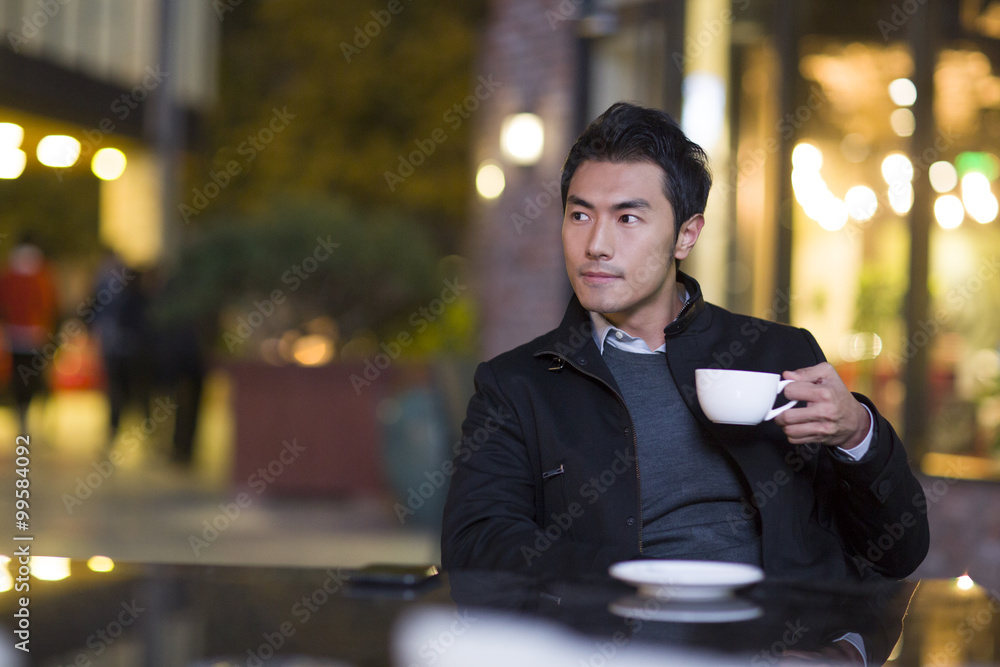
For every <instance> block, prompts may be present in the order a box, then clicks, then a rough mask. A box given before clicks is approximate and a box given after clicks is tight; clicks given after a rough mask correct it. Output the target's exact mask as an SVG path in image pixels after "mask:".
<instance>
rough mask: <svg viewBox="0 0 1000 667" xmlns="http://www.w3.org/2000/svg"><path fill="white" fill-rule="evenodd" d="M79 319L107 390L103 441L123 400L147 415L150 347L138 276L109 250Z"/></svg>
mask: <svg viewBox="0 0 1000 667" xmlns="http://www.w3.org/2000/svg"><path fill="white" fill-rule="evenodd" d="M84 321H85V322H87V324H89V326H90V329H91V332H92V333H93V335H94V337H95V338H96V339H97V341H98V343H99V345H100V348H101V359H102V361H103V364H104V375H105V380H106V383H107V394H108V407H109V411H108V445H109V446H110V445H111V444H113V442H114V439H115V437H116V436H117V434H118V431H119V428H120V426H121V418H122V413H123V412H124V410H125V408H126V407H127V406H128V405H129V403H134V404H136V405H138V406H139V407H140V408H141V410H142V412H143V414H144V415H145V416H149V400H150V386H151V372H152V361H151V359H152V357H151V355H152V350H151V348H150V343H151V341H150V330H149V322H148V317H147V300H146V296H145V294H144V292H143V288H142V280H141V274H140V273H139V272H138V271H136V270H135V269H131V268H129V267H128V266H126V264H125V262H124V261H123V260H122V259H121V257H119V256H118V254H117V253H115V252H114V251H112V250H108V251H106V253H105V256H104V259H103V261H102V262H101V264H100V266H99V267H98V269H97V275H96V278H95V280H94V287H93V295H92V296H91V297H90V299H89V300H88V302H87V308H86V310H85V311H84Z"/></svg>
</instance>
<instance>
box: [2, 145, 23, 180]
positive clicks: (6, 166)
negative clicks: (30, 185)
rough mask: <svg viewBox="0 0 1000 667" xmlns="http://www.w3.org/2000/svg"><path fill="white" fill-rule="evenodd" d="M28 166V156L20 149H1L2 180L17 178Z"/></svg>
mask: <svg viewBox="0 0 1000 667" xmlns="http://www.w3.org/2000/svg"><path fill="white" fill-rule="evenodd" d="M27 164H28V156H27V154H25V152H24V151H22V150H21V149H20V148H0V178H6V179H11V178H17V177H18V176H20V175H21V174H23V173H24V167H25V165H27Z"/></svg>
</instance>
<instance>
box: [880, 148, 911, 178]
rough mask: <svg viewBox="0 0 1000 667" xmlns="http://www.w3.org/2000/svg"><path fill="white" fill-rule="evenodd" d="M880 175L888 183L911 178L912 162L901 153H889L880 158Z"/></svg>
mask: <svg viewBox="0 0 1000 667" xmlns="http://www.w3.org/2000/svg"><path fill="white" fill-rule="evenodd" d="M882 177H883V178H885V182H886V183H888V184H889V185H892V184H893V183H899V182H903V183H909V182H910V181H912V180H913V163H911V162H910V158H908V157H906V156H905V155H903V154H902V153H890V154H889V155H886V156H885V159H884V160H882Z"/></svg>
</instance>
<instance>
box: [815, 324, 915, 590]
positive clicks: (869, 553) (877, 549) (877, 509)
mask: <svg viewBox="0 0 1000 667" xmlns="http://www.w3.org/2000/svg"><path fill="white" fill-rule="evenodd" d="M805 334H806V336H807V338H808V339H809V343H810V345H811V346H812V347H813V349H814V351H816V352H817V354H818V355H819V357H820V358H825V357H823V353H822V351H820V348H819V345H818V344H817V343H816V340H815V339H814V338H813V336H812V335H811V334H809V333H808V332H805ZM854 397H855V398H856V399H857V400H858V401H860V402H861V403H862V404H864V405H865V406H866V407H867V408H868V409H869V410H870V411H871V413H872V418H873V420H874V433H873V434H872V445H871V448H870V449H869V451H868V453H867V454H866V455H865V456H864V458H862V459H861V460H860V461H852V460H849V458H848V457H842V456H836V455H834V454H833V453H831V454H830V459H831V460H832V462H833V470H834V472H835V474H836V479H835V480H834V482H833V483H834V484H835V486H836V488H835V489H834V490H833V494H832V497H833V502H834V503H835V505H836V507H835V508H834V513H833V514H834V516H835V517H836V521H837V526H838V530H839V532H840V535H841V538H842V539H843V540H844V548H845V550H846V552H847V555H848V556H849V557H850V558H851V560H852V561H853V562H854V564H855V566H857V567H858V568H859V569H860V571H861V574H862V575H867V574H871V573H873V572H875V573H878V574H882V575H885V576H887V577H891V578H894V579H902V578H903V577H905V576H907V575H909V574H910V573H912V572H913V571H914V570H916V569H917V566H919V565H920V563H921V562H922V561H923V560H924V557H925V556H926V555H927V550H928V547H929V545H930V530H929V528H928V523H927V501H926V499H925V497H924V491H923V488H922V487H921V486H920V482H918V481H917V479H916V477H915V476H914V475H913V472H912V471H911V469H910V463H909V460H908V458H907V455H906V449H905V448H904V447H903V442H902V440H900V438H899V436H898V435H897V434H896V431H895V429H893V427H892V424H890V423H889V422H888V420H886V419H885V418H884V417H883V416H882V415H881V414H879V412H878V410H877V409H876V408H875V405H874V404H873V403H872V402H871V401H870V400H869V399H868V398H866V397H865V396H862V395H861V394H857V393H856V394H854Z"/></svg>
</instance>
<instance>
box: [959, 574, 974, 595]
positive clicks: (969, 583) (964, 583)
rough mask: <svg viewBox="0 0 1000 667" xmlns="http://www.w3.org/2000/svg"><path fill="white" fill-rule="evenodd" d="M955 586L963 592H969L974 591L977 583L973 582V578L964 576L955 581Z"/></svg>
mask: <svg viewBox="0 0 1000 667" xmlns="http://www.w3.org/2000/svg"><path fill="white" fill-rule="evenodd" d="M955 585H956V586H958V587H959V588H961V589H962V590H963V591H969V590H972V588H973V586H975V585H976V582H974V581H973V580H972V577H970V576H969V575H967V574H963V575H962V576H961V577H958V578H957V579H955Z"/></svg>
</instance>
